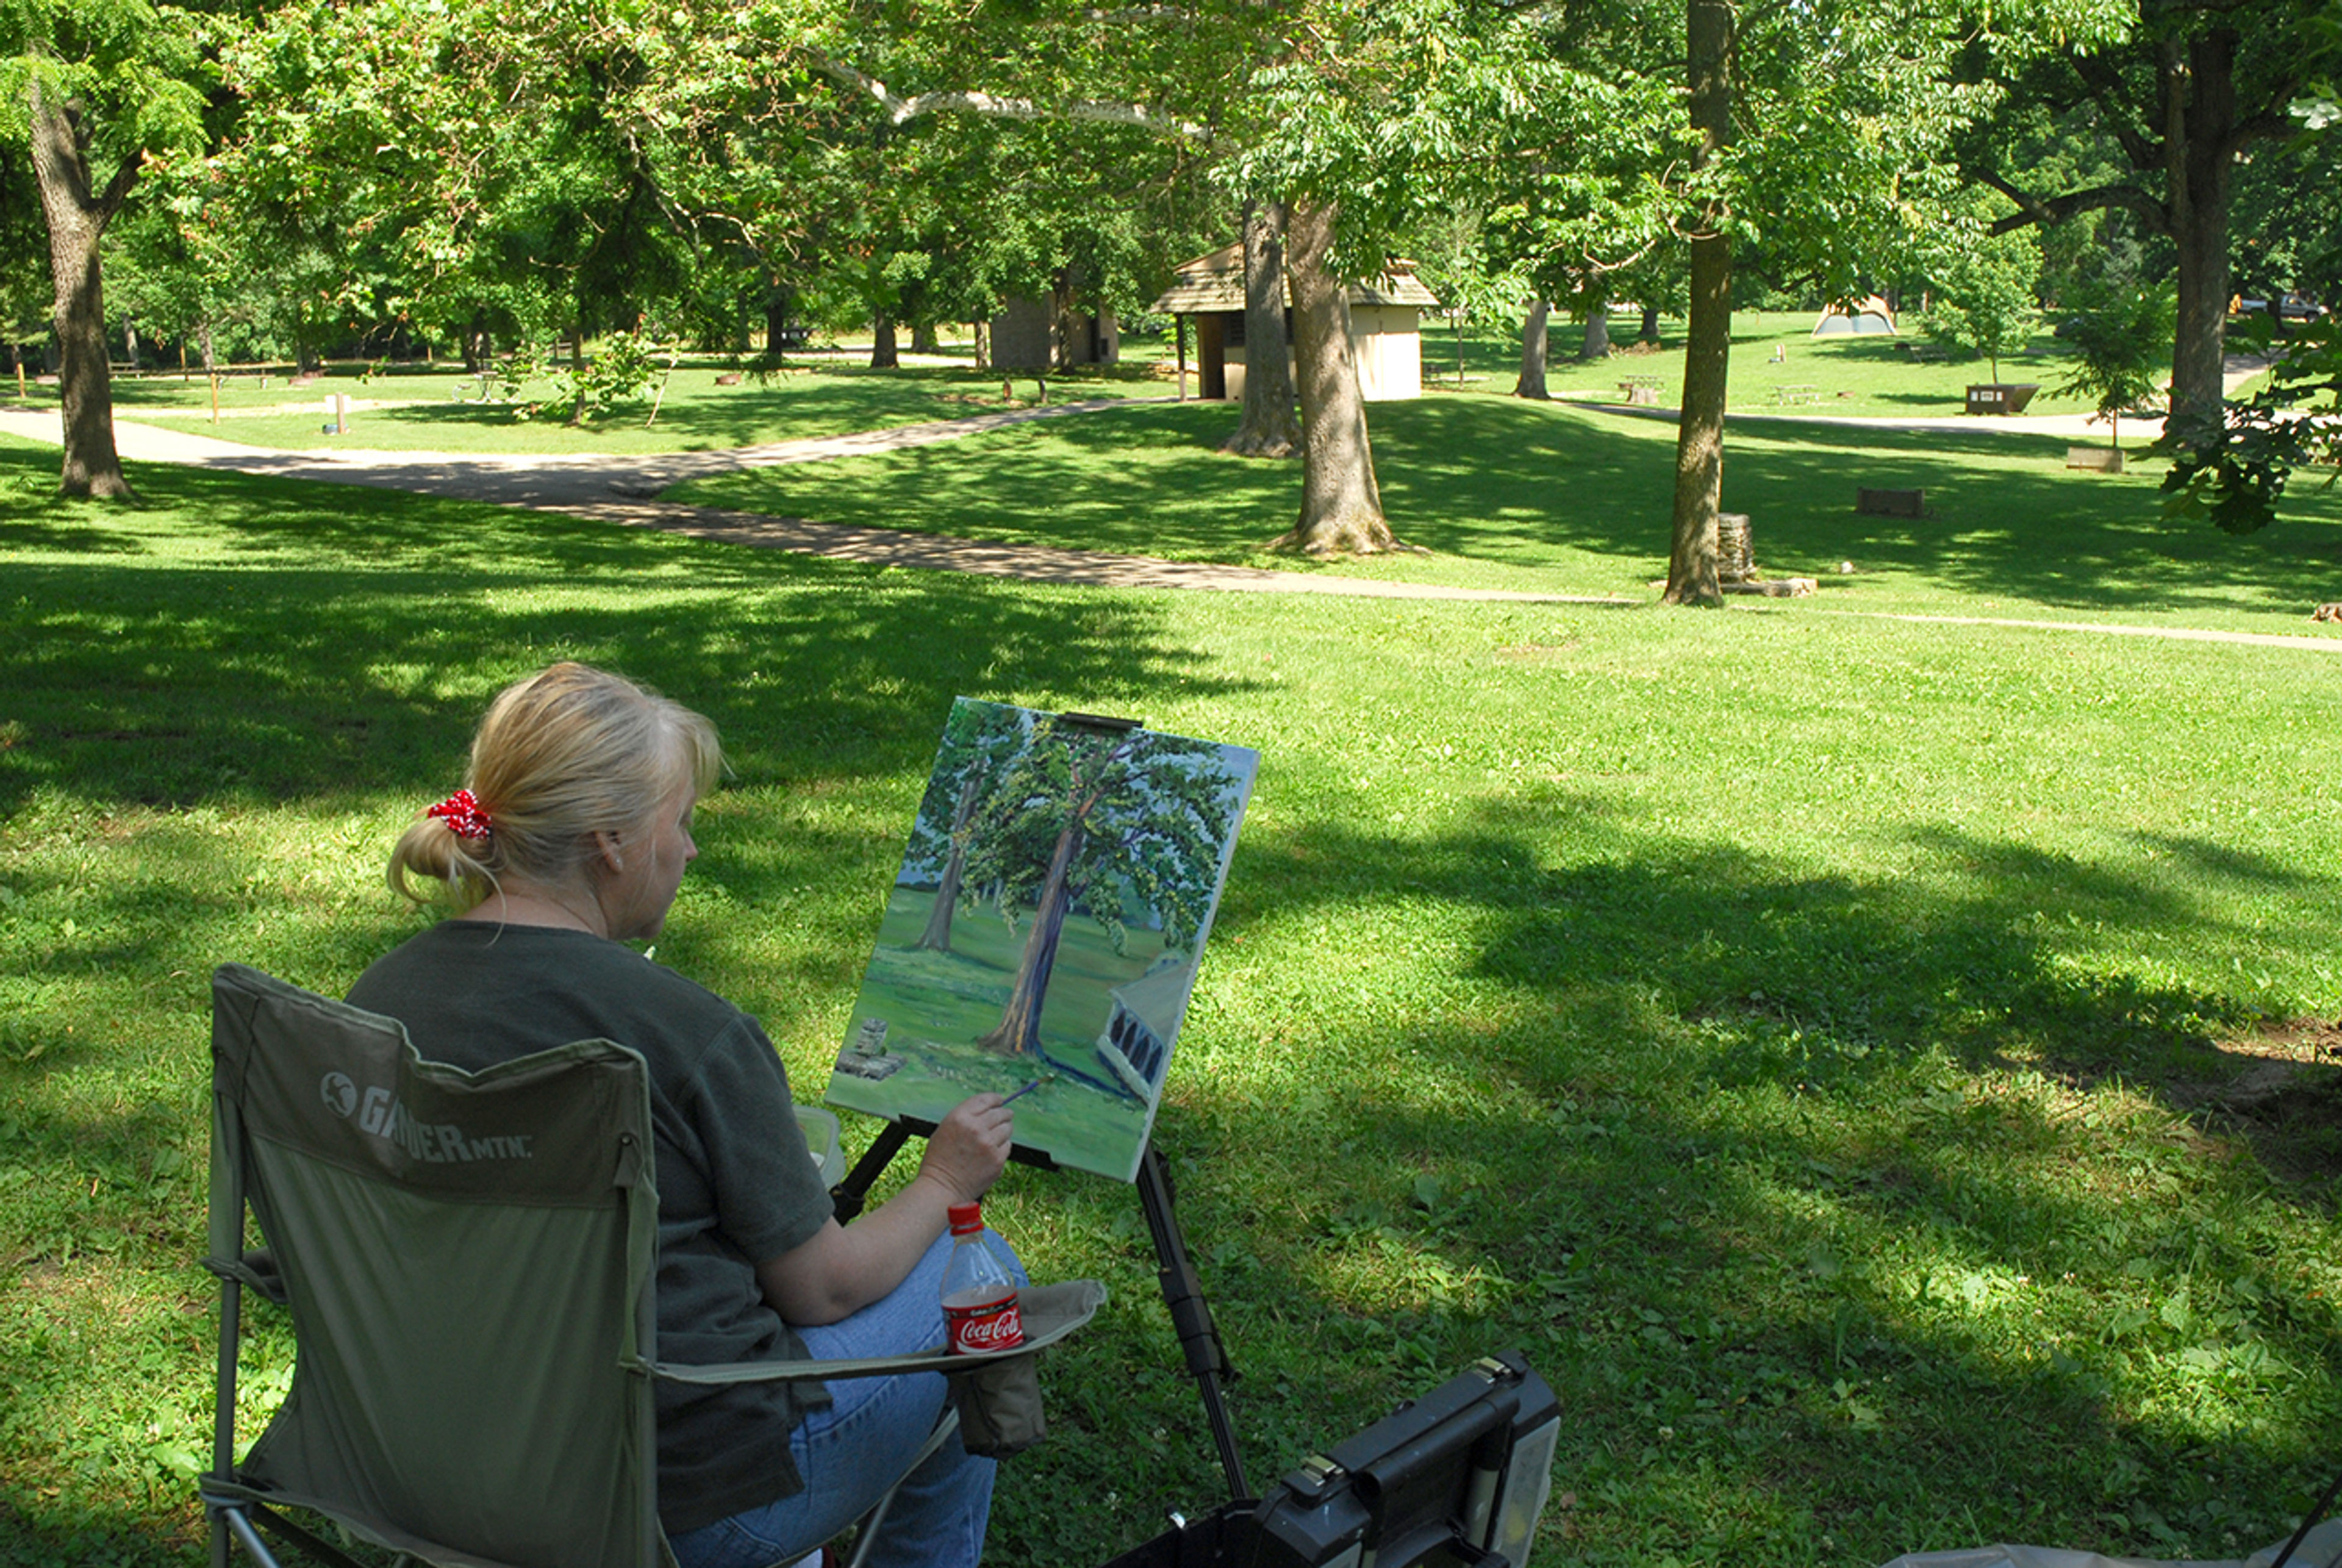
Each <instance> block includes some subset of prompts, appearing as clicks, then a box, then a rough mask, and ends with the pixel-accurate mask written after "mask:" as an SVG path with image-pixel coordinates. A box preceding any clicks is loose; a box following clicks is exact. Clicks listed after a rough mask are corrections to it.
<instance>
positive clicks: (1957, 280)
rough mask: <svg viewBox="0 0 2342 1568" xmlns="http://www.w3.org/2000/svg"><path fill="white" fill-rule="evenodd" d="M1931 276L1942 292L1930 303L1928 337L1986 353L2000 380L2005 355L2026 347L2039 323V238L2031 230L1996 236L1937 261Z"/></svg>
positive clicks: (1993, 370)
mask: <svg viewBox="0 0 2342 1568" xmlns="http://www.w3.org/2000/svg"><path fill="white" fill-rule="evenodd" d="M2040 276H2041V245H2040V242H2039V240H2038V239H2037V238H2036V237H2035V235H2034V234H2033V232H2032V231H2031V230H2029V229H2017V230H2014V231H2012V232H2010V233H2007V234H2003V235H1991V236H1989V237H1988V238H1985V239H1982V240H1979V241H1978V242H1977V245H1975V246H1974V248H1972V249H1967V250H1965V251H1962V252H1960V253H1958V254H1956V255H1953V256H1952V257H1951V258H1950V259H1948V260H1947V261H1944V262H1941V263H1938V264H1937V265H1936V267H1935V268H1934V269H1933V281H1934V283H1935V285H1936V287H1937V290H1938V291H1939V292H1938V294H1937V297H1936V298H1935V299H1933V300H1932V301H1930V302H1929V304H1928V306H1927V335H1928V336H1929V337H1931V338H1933V339H1935V340H1936V341H1937V342H1938V343H1941V344H1945V345H1948V346H1950V347H1953V348H1957V349H1960V350H1963V351H1965V352H1967V353H1970V354H1980V355H1984V356H1985V357H1986V358H1987V359H1989V360H1990V361H1991V362H1992V378H1993V379H1994V380H1995V381H1998V380H1999V379H2000V361H2001V358H2002V356H2003V355H2008V354H2011V353H2014V352H2015V351H2017V350H2018V349H2021V348H2023V347H2024V346H2025V345H2026V343H2027V340H2029V339H2030V338H2031V337H2032V335H2033V331H2034V328H2035V327H2037V325H2040V321H2041V310H2040V306H2039V305H2038V304H2037V302H2036V299H2035V293H2034V291H2035V289H2036V288H2037V285H2038V284H2039V280H2040Z"/></svg>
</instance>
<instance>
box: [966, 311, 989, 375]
mask: <svg viewBox="0 0 2342 1568" xmlns="http://www.w3.org/2000/svg"><path fill="white" fill-rule="evenodd" d="M970 325H972V327H973V328H974V330H975V343H976V369H978V370H989V369H991V368H992V324H991V323H989V322H987V321H985V320H983V319H982V318H980V317H979V318H978V319H977V320H976V321H975V322H973V323H971V324H970Z"/></svg>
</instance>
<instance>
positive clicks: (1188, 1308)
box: [829, 714, 1254, 1502]
mask: <svg viewBox="0 0 2342 1568" xmlns="http://www.w3.org/2000/svg"><path fill="white" fill-rule="evenodd" d="M1058 717H1059V719H1061V720H1062V721H1063V722H1065V723H1066V724H1072V725H1076V726H1079V727H1080V728H1083V729H1091V730H1105V731H1108V732H1126V731H1130V730H1135V729H1136V728H1138V727H1139V723H1140V721H1138V720H1136V719H1113V718H1102V717H1100V716H1098V715H1097V714H1059V715H1058ZM935 1130H936V1124H934V1123H933V1122H920V1121H916V1120H914V1119H912V1118H910V1117H907V1116H906V1117H903V1118H901V1119H899V1120H896V1121H893V1122H889V1123H888V1124H886V1126H885V1127H883V1128H881V1129H880V1130H879V1134H878V1137H877V1140H876V1142H875V1143H873V1144H871V1145H870V1147H869V1148H868V1149H866V1151H864V1153H863V1155H862V1157H861V1158H860V1159H859V1160H856V1162H855V1163H854V1168H853V1169H852V1170H850V1171H848V1172H847V1173H846V1179H845V1180H844V1181H842V1182H840V1183H838V1184H837V1185H836V1186H835V1187H832V1188H831V1189H830V1192H829V1195H830V1202H831V1203H832V1205H833V1207H834V1209H835V1212H836V1216H837V1222H838V1223H840V1224H844V1223H846V1222H847V1221H849V1220H851V1219H853V1218H854V1217H855V1216H856V1214H859V1213H861V1212H862V1209H863V1205H864V1203H866V1201H867V1200H868V1198H869V1195H870V1188H871V1184H872V1183H875V1182H876V1181H877V1179H878V1177H879V1174H881V1173H882V1172H884V1171H885V1170H886V1167H887V1165H888V1164H890V1163H892V1161H893V1160H894V1158H895V1156H896V1154H900V1153H901V1152H902V1149H903V1145H904V1144H907V1143H909V1142H910V1140H911V1137H912V1134H917V1135H918V1136H920V1137H923V1138H924V1137H927V1136H930V1135H932V1134H934V1132H935ZM1008 1157H1009V1158H1010V1159H1012V1160H1015V1161H1016V1163H1017V1164H1023V1165H1031V1166H1033V1167H1035V1168H1036V1169H1038V1170H1044V1171H1055V1170H1057V1169H1060V1167H1059V1165H1058V1164H1057V1163H1056V1161H1055V1160H1053V1159H1051V1158H1050V1157H1049V1156H1048V1155H1047V1154H1044V1153H1042V1152H1041V1151H1040V1150H1037V1149H1026V1148H1021V1147H1020V1148H1016V1149H1012V1150H1010V1151H1009V1156H1008ZM1137 1186H1138V1203H1139V1206H1140V1207H1141V1208H1142V1209H1144V1210H1145V1211H1146V1229H1147V1232H1148V1233H1149V1234H1150V1235H1152V1236H1153V1238H1154V1240H1155V1257H1156V1262H1157V1263H1159V1264H1161V1267H1160V1268H1158V1269H1157V1270H1156V1282H1157V1283H1159V1284H1160V1285H1161V1287H1162V1291H1163V1304H1164V1306H1165V1307H1166V1308H1168V1309H1169V1311H1170V1313H1171V1326H1172V1328H1173V1329H1174V1330H1175V1331H1176V1333H1178V1335H1179V1349H1180V1351H1181V1353H1183V1354H1185V1355H1186V1358H1187V1372H1188V1375H1190V1376H1192V1377H1193V1378H1194V1379H1195V1380H1196V1388H1197V1390H1198V1391H1199V1392H1200V1393H1201V1394H1202V1396H1203V1401H1204V1419H1205V1420H1206V1422H1208V1423H1210V1425H1211V1428H1212V1442H1213V1443H1215V1444H1216V1446H1217V1447H1218V1449H1219V1451H1220V1468H1221V1470H1222V1471H1223V1472H1225V1473H1226V1476H1227V1481H1228V1496H1229V1499H1230V1500H1231V1501H1234V1502H1249V1501H1251V1500H1252V1498H1253V1496H1254V1493H1253V1491H1252V1489H1251V1487H1250V1485H1249V1484H1247V1483H1246V1480H1245V1473H1244V1460H1243V1457H1242V1456H1241V1455H1240V1454H1239V1453H1237V1452H1236V1431H1235V1428H1234V1427H1232V1426H1231V1425H1230V1424H1229V1423H1228V1412H1227V1406H1226V1403H1224V1402H1223V1401H1222V1399H1221V1397H1220V1387H1221V1385H1222V1383H1234V1382H1235V1381H1236V1371H1235V1369H1234V1368H1233V1367H1231V1366H1230V1365H1229V1364H1228V1353H1227V1347H1226V1345H1225V1344H1223V1343H1221V1341H1220V1331H1219V1327H1218V1325H1217V1324H1216V1323H1213V1321H1212V1308H1211V1303H1208V1302H1206V1300H1205V1299H1204V1290H1203V1285H1202V1283H1201V1282H1199V1281H1198V1280H1197V1279H1196V1266H1195V1264H1194V1263H1192V1262H1191V1261H1190V1260H1189V1258H1188V1255H1187V1238H1186V1235H1184V1234H1183V1233H1181V1232H1180V1229H1179V1216H1178V1214H1177V1213H1176V1212H1174V1210H1173V1209H1172V1206H1171V1204H1172V1192H1171V1171H1170V1167H1169V1164H1167V1163H1166V1161H1165V1160H1164V1158H1163V1155H1162V1154H1161V1153H1160V1152H1158V1151H1157V1150H1156V1147H1155V1141H1154V1140H1153V1139H1152V1138H1149V1139H1148V1140H1147V1143H1146V1148H1145V1149H1144V1150H1142V1151H1141V1152H1140V1154H1139V1157H1138V1176H1137Z"/></svg>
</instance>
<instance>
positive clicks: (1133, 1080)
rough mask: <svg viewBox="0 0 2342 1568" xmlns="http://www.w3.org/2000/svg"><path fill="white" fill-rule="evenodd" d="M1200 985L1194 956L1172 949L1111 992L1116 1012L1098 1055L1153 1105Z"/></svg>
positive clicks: (1109, 1020)
mask: <svg viewBox="0 0 2342 1568" xmlns="http://www.w3.org/2000/svg"><path fill="white" fill-rule="evenodd" d="M1195 984H1196V965H1195V963H1194V962H1193V960H1190V959H1187V958H1186V956H1185V955H1184V954H1174V953H1166V954H1164V955H1163V956H1162V957H1160V958H1157V959H1156V961H1155V963H1154V964H1153V965H1151V966H1150V967H1149V968H1148V969H1147V971H1146V974H1142V975H1140V976H1139V977H1138V978H1137V979H1136V980H1134V981H1132V982H1130V984H1127V985H1119V986H1116V988H1115V989H1114V991H1113V992H1112V993H1111V994H1112V996H1113V998H1114V1012H1113V1014H1112V1015H1111V1016H1109V1017H1108V1018H1107V1019H1106V1027H1105V1028H1104V1029H1101V1030H1100V1031H1098V1037H1097V1041H1096V1050H1097V1057H1098V1060H1099V1061H1100V1062H1102V1063H1104V1064H1106V1067H1107V1068H1108V1069H1109V1070H1110V1071H1112V1073H1113V1074H1114V1075H1115V1076H1116V1078H1118V1079H1120V1080H1121V1081H1122V1084H1123V1086H1124V1087H1125V1088H1126V1089H1128V1090H1129V1091H1130V1092H1131V1093H1132V1094H1135V1095H1136V1096H1137V1097H1138V1098H1139V1099H1141V1100H1145V1101H1147V1102H1149V1103H1152V1102H1153V1100H1154V1099H1155V1096H1156V1094H1160V1093H1161V1092H1162V1089H1163V1073H1164V1070H1165V1069H1166V1067H1168V1066H1169V1065H1170V1064H1171V1042H1172V1041H1173V1040H1175V1039H1176V1038H1177V1037H1178V1034H1179V1020H1180V1019H1181V1017H1182V1016H1184V1015H1185V1014H1186V1011H1187V993H1188V992H1189V991H1191V990H1192V989H1194V987H1195Z"/></svg>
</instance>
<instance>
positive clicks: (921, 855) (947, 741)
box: [903, 701, 1026, 953]
mask: <svg viewBox="0 0 2342 1568" xmlns="http://www.w3.org/2000/svg"><path fill="white" fill-rule="evenodd" d="M1025 720H1026V715H1025V714H1024V711H1023V710H1022V709H1018V708H1011V707H1004V706H1002V705H1001V704H997V703H971V702H966V701H961V702H956V703H954V704H952V711H951V716H950V717H949V718H948V719H946V720H945V721H944V739H943V745H942V746H941V748H940V749H938V750H937V752H936V766H935V771H934V772H933V773H931V774H928V775H927V793H926V796H925V798H923V799H922V800H921V801H920V802H919V814H918V817H917V819H916V821H914V822H913V823H912V824H911V842H910V846H909V848H908V849H907V850H906V852H905V854H904V857H903V859H904V864H906V865H909V864H915V863H916V864H935V863H937V862H940V863H941V864H942V870H941V872H940V873H939V874H937V877H936V902H935V907H934V908H932V909H930V910H929V911H928V912H927V924H926V930H924V931H922V932H921V933H920V934H919V940H918V941H917V942H916V943H915V944H913V945H914V946H916V947H920V948H924V949H926V951H928V952H931V953H949V952H950V951H951V932H952V917H953V915H955V914H957V913H958V911H959V906H960V904H962V903H963V902H964V901H965V900H966V890H967V888H968V887H969V885H970V884H969V883H968V881H967V855H968V848H969V846H970V844H972V842H973V841H974V838H975V835H976V826H977V824H978V823H979V821H980V820H981V819H982V816H983V814H984V808H985V807H986V805H987V804H989V803H990V801H991V799H992V794H993V791H994V789H995V788H996V786H997V785H998V784H999V783H1000V781H1001V777H1002V775H1003V774H1005V773H1006V770H1007V767H1008V764H1009V763H1010V762H1011V761H1013V760H1014V759H1015V757H1016V752H1017V748H1018V747H1020V746H1022V745H1023V744H1025Z"/></svg>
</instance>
